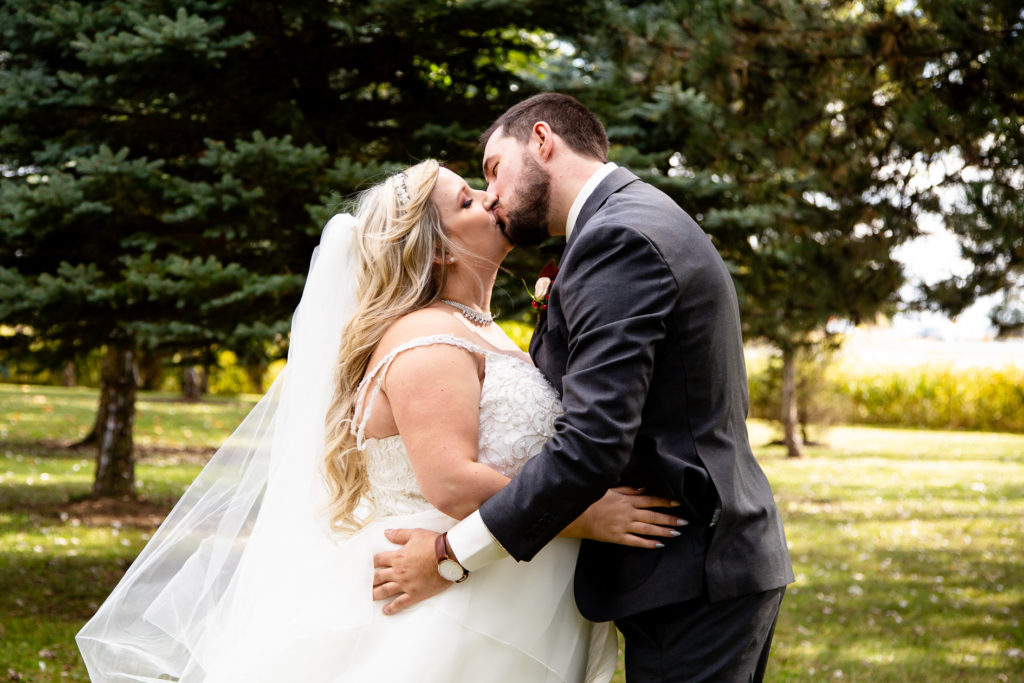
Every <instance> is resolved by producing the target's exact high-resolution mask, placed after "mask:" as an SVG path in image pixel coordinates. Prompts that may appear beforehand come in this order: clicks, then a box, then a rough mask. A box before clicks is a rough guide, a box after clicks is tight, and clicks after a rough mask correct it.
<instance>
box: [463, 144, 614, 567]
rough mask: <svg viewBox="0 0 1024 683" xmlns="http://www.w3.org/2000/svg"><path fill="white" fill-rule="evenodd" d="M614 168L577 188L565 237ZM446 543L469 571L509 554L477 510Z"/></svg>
mask: <svg viewBox="0 0 1024 683" xmlns="http://www.w3.org/2000/svg"><path fill="white" fill-rule="evenodd" d="M616 168H618V165H617V164H614V163H612V162H610V161H609V162H607V163H605V165H604V166H602V167H601V168H599V169H597V171H595V172H594V175H592V176H590V178H588V179H587V182H585V183H584V184H583V187H582V188H580V191H579V194H577V195H576V199H575V200H574V201H573V203H572V206H571V207H570V208H569V215H568V217H567V219H566V221H565V239H569V236H570V235H572V231H573V230H574V229H575V228H576V220H577V219H578V218H579V216H580V211H582V210H583V205H584V204H586V202H587V200H588V199H589V198H590V195H591V194H593V193H594V190H595V189H597V186H598V185H599V184H600V183H601V181H602V180H604V179H605V178H607V177H608V174H610V173H611V172H612V171H614V170H615V169H616ZM448 544H449V545H450V546H451V547H452V553H454V555H455V557H456V558H458V560H459V563H460V564H461V565H462V566H463V567H465V568H466V569H468V570H469V571H471V572H474V571H476V570H477V569H480V568H481V567H484V566H486V565H488V564H490V563H491V562H494V561H495V560H500V559H501V558H503V557H508V551H507V550H505V549H504V548H503V547H502V546H501V544H500V543H499V542H498V539H496V538H494V536H493V535H492V534H491V532H490V530H489V529H488V528H487V525H486V524H484V520H483V517H481V516H480V511H479V510H477V511H474V512H473V514H471V515H469V516H468V517H466V518H465V519H464V520H462V521H461V522H459V523H458V524H456V525H455V526H453V527H452V528H451V529H450V530H449V531H448Z"/></svg>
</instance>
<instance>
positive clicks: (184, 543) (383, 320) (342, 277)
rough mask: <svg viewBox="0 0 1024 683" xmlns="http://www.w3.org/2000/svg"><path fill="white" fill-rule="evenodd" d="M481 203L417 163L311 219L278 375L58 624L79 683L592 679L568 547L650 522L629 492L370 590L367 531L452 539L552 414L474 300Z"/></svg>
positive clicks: (601, 671)
mask: <svg viewBox="0 0 1024 683" xmlns="http://www.w3.org/2000/svg"><path fill="white" fill-rule="evenodd" d="M491 201H492V200H491V199H490V198H488V196H487V195H486V194H485V193H484V192H482V191H477V190H472V189H470V188H469V186H468V185H466V183H465V182H464V181H463V180H462V179H461V178H459V176H457V175H456V174H454V173H452V172H451V171H449V170H447V169H444V168H440V167H439V166H438V164H437V162H434V161H425V162H423V163H420V164H418V165H416V166H413V167H411V168H409V169H407V170H405V171H404V172H401V173H398V174H396V175H394V176H392V177H390V178H388V179H387V180H386V181H384V182H382V183H380V184H379V185H377V186H375V187H373V188H371V189H369V190H367V191H366V192H364V193H363V194H362V195H361V197H360V201H359V207H358V211H357V215H356V216H355V217H352V216H348V215H344V216H335V217H334V218H333V219H332V220H331V222H330V223H329V224H328V226H327V228H325V230H324V233H323V236H322V237H321V242H320V246H319V247H318V249H317V251H316V252H314V258H313V264H312V266H311V268H310V273H309V277H308V278H307V283H306V287H305V290H304V291H303V295H302V301H301V302H300V304H299V307H298V309H297V310H296V312H295V316H294V318H293V321H292V333H291V346H290V350H289V354H288V364H287V366H286V368H285V370H284V371H283V372H282V373H281V376H280V377H279V378H278V379H277V381H276V382H275V383H274V385H273V386H272V387H271V389H270V391H269V392H268V393H267V395H266V396H265V397H264V398H263V399H262V400H261V401H260V402H259V403H258V404H257V406H256V407H255V408H254V409H253V411H252V412H251V413H250V414H249V416H248V417H246V419H245V421H244V422H243V423H242V425H241V426H240V427H239V428H238V429H237V430H236V431H235V433H234V434H233V435H232V436H231V438H230V439H229V440H228V441H227V442H226V443H225V444H224V445H223V446H222V447H221V448H220V450H218V452H217V454H216V455H215V456H214V457H213V459H211V461H210V463H209V464H208V465H207V466H206V468H204V470H203V471H202V472H201V473H200V475H199V477H198V478H197V479H196V481H195V482H194V483H193V484H192V486H190V487H189V489H188V491H186V493H185V494H184V496H183V497H182V499H181V501H179V503H178V504H177V505H176V506H175V508H174V509H173V510H172V511H171V513H170V514H169V515H168V517H167V519H166V520H165V521H164V523H163V524H162V525H161V527H160V529H159V530H158V531H157V532H156V534H155V535H154V537H153V539H152V540H151V541H150V543H149V544H148V545H147V546H146V548H145V549H144V550H143V551H142V553H141V554H140V555H139V557H138V559H137V560H136V561H135V563H134V564H133V565H132V567H131V568H130V569H129V570H128V572H127V573H126V574H125V576H124V577H123V578H122V580H121V582H120V583H119V584H118V585H117V587H116V588H115V589H114V591H113V593H112V594H111V595H110V597H109V598H108V599H107V601H106V602H105V603H104V604H103V605H102V606H101V607H100V609H99V611H98V612H97V614H96V615H95V616H94V617H93V618H92V619H91V620H90V621H89V622H88V623H87V624H86V625H85V626H84V627H83V628H82V630H81V632H79V634H78V636H77V641H78V644H79V647H80V648H81V650H82V654H83V657H84V659H85V662H86V666H87V667H88V670H89V675H90V677H91V678H92V680H94V681H158V680H177V681H189V682H192V681H210V682H220V681H304V682H305V681H375V682H376V681H410V680H417V681H446V682H451V681H474V682H476V681H495V682H497V681H607V680H608V679H610V678H611V675H612V673H613V671H614V668H615V664H616V642H615V633H614V629H613V628H611V625H610V624H591V623H590V622H588V621H586V620H585V619H583V618H582V617H581V616H580V614H579V612H578V611H577V610H576V606H575V602H574V600H573V595H572V583H573V569H574V566H575V559H576V552H577V548H578V540H576V539H575V538H572V537H586V538H593V539H596V540H601V541H607V542H616V543H623V544H626V545H633V546H637V547H651V546H652V545H654V541H652V540H651V538H649V537H658V536H669V535H671V534H672V533H673V532H672V531H671V529H672V528H673V527H674V526H675V518H674V517H672V516H670V515H664V514H660V513H656V512H653V511H650V510H647V509H646V508H650V507H665V506H668V505H670V502H669V501H666V500H662V499H658V498H654V497H649V496H644V495H641V492H639V491H635V490H631V489H614V490H612V491H609V492H608V493H607V494H606V496H605V497H604V498H602V499H601V500H600V501H598V502H597V503H595V504H594V505H593V506H592V507H591V508H590V509H589V510H588V511H587V512H586V513H584V515H583V516H581V517H580V518H579V519H578V520H576V522H574V523H573V524H572V525H571V526H570V527H569V528H568V529H566V530H565V531H564V532H563V536H565V538H560V539H557V540H556V541H555V542H553V543H551V544H549V545H548V546H547V548H545V549H544V550H543V551H542V552H541V553H540V554H539V555H538V556H537V557H536V558H535V559H534V560H533V561H531V562H529V563H523V564H518V565H517V564H516V563H515V562H514V561H513V560H512V559H506V560H503V561H499V562H495V563H493V564H492V565H490V566H488V567H486V568H484V569H483V570H480V571H478V572H474V573H473V576H472V577H471V578H470V579H469V580H466V581H464V582H461V583H460V584H459V585H458V586H454V587H453V588H452V589H451V590H447V591H445V592H443V593H441V594H440V595H438V596H436V597H434V598H432V599H430V600H428V601H425V602H424V603H422V604H420V605H418V606H417V607H415V608H413V609H408V610H405V611H403V612H401V613H399V614H397V615H395V616H387V617H386V616H384V615H383V614H382V613H381V609H380V606H379V605H375V604H374V603H373V602H372V598H371V591H370V587H371V585H372V583H373V555H374V554H375V553H379V552H383V551H387V550H390V549H393V548H394V547H395V546H393V545H392V544H390V543H389V542H388V541H387V539H386V538H385V537H384V531H385V530H386V529H389V528H416V527H418V528H426V529H431V530H434V531H445V530H447V529H448V528H450V527H451V526H452V525H453V524H454V523H455V521H456V520H458V519H461V518H463V517H465V516H466V515H468V514H470V513H471V512H472V511H473V510H475V509H476V508H477V507H478V506H479V505H480V503H481V502H483V501H484V500H486V499H487V498H488V497H489V496H490V495H492V494H493V493H494V492H496V491H497V490H499V489H500V488H501V487H502V486H504V485H505V484H506V483H507V482H508V480H509V477H513V476H515V475H516V473H517V472H518V471H519V469H520V468H521V467H522V466H523V464H524V463H525V462H526V460H527V459H528V458H529V457H531V456H532V455H534V454H536V453H537V452H538V451H539V450H540V448H541V446H542V444H543V443H544V441H545V440H546V439H547V438H549V437H550V436H551V435H552V434H553V422H554V419H555V417H556V416H557V415H558V414H559V413H560V411H561V408H560V406H559V404H558V400H557V398H556V395H555V393H554V391H553V389H552V388H551V387H550V386H549V385H547V384H546V382H545V380H544V379H543V376H542V375H541V374H540V373H539V372H538V371H537V370H536V369H535V368H534V367H533V366H532V365H531V364H530V360H529V357H528V356H527V355H526V354H523V353H522V352H520V351H519V350H518V349H517V348H516V346H515V345H514V344H513V343H512V342H511V340H510V339H509V338H508V337H507V336H506V335H505V334H504V333H503V332H502V331H501V329H500V328H499V327H498V326H497V325H495V324H493V322H492V320H491V316H490V314H489V312H488V311H489V308H490V306H489V304H490V292H491V288H492V287H493V285H494V281H495V277H496V274H497V269H498V266H499V265H500V263H501V261H502V260H503V259H504V257H505V256H506V255H507V254H508V252H509V251H511V246H510V244H509V242H508V240H507V239H506V237H505V235H504V234H503V232H502V231H501V229H500V227H499V226H498V225H497V224H496V222H495V219H494V217H493V216H492V215H491V213H490V211H489V208H490V202H491ZM449 578H450V580H451V579H455V578H459V577H455V576H452V577H449ZM399 646H400V647H401V651H402V656H401V657H397V656H395V653H396V652H397V650H398V648H399Z"/></svg>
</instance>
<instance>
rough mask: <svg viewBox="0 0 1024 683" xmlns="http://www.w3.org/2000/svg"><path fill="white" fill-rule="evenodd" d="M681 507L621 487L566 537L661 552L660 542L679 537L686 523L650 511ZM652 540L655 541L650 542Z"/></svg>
mask: <svg viewBox="0 0 1024 683" xmlns="http://www.w3.org/2000/svg"><path fill="white" fill-rule="evenodd" d="M676 505H678V503H676V502H674V501H671V500H668V499H667V498H661V497H658V496H646V495H644V493H643V490H642V489H635V488H631V487H629V486H619V487H617V488H614V489H609V490H608V491H607V492H605V494H604V496H602V497H601V499H600V500H598V501H597V502H595V503H594V504H592V505H591V506H590V507H589V508H587V509H586V511H585V512H584V513H583V514H582V515H580V516H579V517H578V518H577V519H576V521H574V522H573V523H572V524H570V525H569V526H568V527H567V528H566V530H565V532H564V535H566V536H575V537H578V538H589V539H591V540H594V541H602V542H604V543H618V544H620V545H628V546H633V547H635V548H660V547H662V543H661V542H660V541H658V540H656V539H657V538H672V537H675V536H678V535H679V528H680V527H682V526H685V525H686V524H687V521H686V520H685V519H682V518H679V517H676V516H674V515H669V514H665V513H663V512H656V511H654V510H651V509H649V508H667V507H674V506H676ZM651 536H653V537H654V538H647V537H651Z"/></svg>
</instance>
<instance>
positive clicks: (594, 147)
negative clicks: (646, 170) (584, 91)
mask: <svg viewBox="0 0 1024 683" xmlns="http://www.w3.org/2000/svg"><path fill="white" fill-rule="evenodd" d="M538 121H544V122H546V123H547V124H548V125H549V126H551V130H552V131H553V132H554V133H555V134H556V135H557V136H558V137H560V138H562V139H563V140H565V143H566V144H567V145H569V147H570V148H571V149H572V150H573V151H574V152H576V153H577V154H581V155H583V156H586V157H592V158H594V159H597V160H598V161H608V134H607V133H605V132H604V126H603V125H601V121H600V119H598V118H597V117H596V116H594V112H592V111H590V110H589V109H587V107H586V106H585V105H584V104H583V103H582V102H580V101H579V100H577V99H576V98H575V97H570V96H569V95H563V94H562V93H557V92H543V93H540V94H539V95H534V96H533V97H529V98H527V99H525V100H523V101H522V102H520V103H519V104H516V105H514V106H512V107H511V108H509V109H508V111H506V112H505V113H504V114H502V115H501V116H499V117H498V120H497V121H495V122H494V123H492V124H491V127H490V128H488V129H487V130H486V131H484V134H483V135H481V136H480V145H481V146H486V145H487V141H488V140H490V139H491V136H492V135H494V131H496V130H498V129H499V128H501V132H502V134H503V135H508V136H511V137H512V138H515V140H516V141H518V142H520V143H526V142H527V141H528V140H529V139H530V134H531V133H532V132H533V124H535V123H537V122H538Z"/></svg>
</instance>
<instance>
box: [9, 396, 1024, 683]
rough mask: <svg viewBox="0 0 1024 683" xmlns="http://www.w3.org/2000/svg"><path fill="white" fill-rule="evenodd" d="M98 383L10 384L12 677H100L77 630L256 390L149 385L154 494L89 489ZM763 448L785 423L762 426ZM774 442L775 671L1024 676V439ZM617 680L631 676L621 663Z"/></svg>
mask: <svg viewBox="0 0 1024 683" xmlns="http://www.w3.org/2000/svg"><path fill="white" fill-rule="evenodd" d="M95 400H96V392H95V391H93V390H86V389H60V388H54V387H24V386H20V385H0V585H2V586H3V587H4V590H3V591H2V592H0V679H2V677H3V676H5V675H6V676H7V679H8V680H23V681H51V680H86V676H85V670H84V667H83V666H82V665H81V664H80V663H79V661H78V653H77V649H76V648H75V645H74V641H73V636H74V634H75V632H76V631H77V630H78V628H79V627H80V626H81V624H82V623H83V622H84V621H85V620H86V619H87V618H88V617H89V616H90V614H91V613H92V612H93V610H95V608H96V607H97V606H98V604H99V603H100V602H101V601H102V600H103V599H104V597H105V596H106V594H107V593H108V592H109V591H110V589H111V588H112V587H113V585H114V584H115V583H116V582H117V580H118V577H119V576H120V575H121V573H123V571H124V570H125V569H126V568H127V566H128V565H129V564H130V563H131V561H132V558H134V557H135V555H136V554H137V553H138V552H139V550H140V549H141V548H142V546H143V545H144V544H145V542H146V540H147V539H148V538H149V535H150V534H151V533H152V531H153V529H154V528H155V526H156V525H157V524H158V523H159V520H160V519H161V518H162V516H163V515H164V514H165V513H166V511H167V510H168V509H169V507H170V505H172V504H173V501H174V500H176V499H177V497H178V496H179V495H180V494H181V492H182V491H183V490H184V487H185V486H186V485H187V483H188V482H189V481H190V480H191V478H192V477H193V476H194V475H195V474H196V473H197V472H198V471H199V469H200V467H201V466H202V463H203V462H204V460H205V458H206V457H208V455H209V454H210V453H212V450H213V449H214V448H215V447H216V445H217V444H218V443H219V442H220V441H221V440H222V439H223V438H224V437H225V436H227V434H228V433H230V431H231V429H232V428H233V427H234V425H236V424H237V423H238V422H239V420H240V419H241V417H242V416H243V415H244V414H245V413H246V412H247V411H248V409H249V407H250V406H251V405H252V403H253V401H254V397H242V398H239V399H233V400H229V399H216V400H210V401H203V402H200V403H191V404H190V403H179V402H176V401H174V400H173V397H171V396H165V395H156V394H143V395H142V397H141V400H140V403H139V416H138V420H137V428H136V434H137V443H138V445H139V451H140V458H139V462H138V465H137V477H138V480H139V482H140V492H141V494H142V496H143V500H142V501H141V502H138V503H127V502H114V503H106V504H96V503H93V502H91V501H88V500H81V498H82V496H84V495H85V494H87V493H88V491H89V487H90V484H91V480H92V453H91V451H73V450H68V449H67V448H66V447H64V445H63V444H65V443H67V442H69V441H71V440H73V439H75V438H76V437H78V436H79V435H81V434H84V432H85V430H86V429H87V428H88V426H89V424H90V421H91V419H92V415H93V410H94V403H95ZM750 430H751V438H752V442H753V443H754V444H755V446H757V445H758V444H764V443H767V442H769V441H770V440H771V438H772V437H773V433H772V431H771V429H770V428H769V427H768V426H767V425H765V424H764V423H760V422H752V423H751V424H750ZM827 442H828V445H827V446H821V447H811V448H808V450H807V457H805V458H804V459H802V460H799V461H789V460H787V459H786V458H785V457H784V454H783V452H782V449H781V448H779V447H772V446H767V447H758V448H757V455H758V457H759V459H760V461H761V462H762V464H763V466H764V468H765V470H766V471H767V473H768V477H769V479H770V480H771V481H772V484H773V487H774V489H775V493H776V498H777V500H778V502H779V506H780V509H781V510H782V515H783V518H784V520H785V523H786V531H787V535H788V538H789V543H790V550H791V553H792V556H793V563H794V567H795V571H796V574H797V582H796V583H795V584H794V585H793V586H791V587H790V588H789V591H788V592H787V594H786V600H785V601H784V603H783V611H782V614H781V616H780V619H779V624H778V629H777V631H776V638H775V647H774V650H773V658H772V662H771V663H770V665H769V670H768V678H769V680H773V681H821V680H832V681H835V680H845V681H901V682H904V681H944V680H951V679H955V680H961V681H999V680H1004V681H1019V680H1024V628H1022V626H1021V619H1022V617H1024V543H1022V540H1024V531H1022V529H1021V523H1020V521H1021V520H1022V519H1024V436H1022V435H1009V434H984V433H965V432H925V431H909V430H897V429H870V428H834V429H832V430H831V432H830V433H829V434H828V436H827ZM617 680H620V681H621V680H623V679H622V677H621V675H620V676H619V677H618V679H617Z"/></svg>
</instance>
